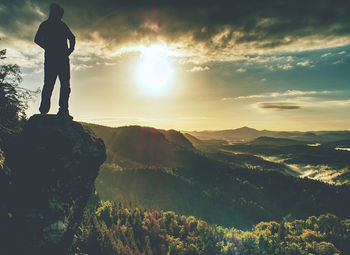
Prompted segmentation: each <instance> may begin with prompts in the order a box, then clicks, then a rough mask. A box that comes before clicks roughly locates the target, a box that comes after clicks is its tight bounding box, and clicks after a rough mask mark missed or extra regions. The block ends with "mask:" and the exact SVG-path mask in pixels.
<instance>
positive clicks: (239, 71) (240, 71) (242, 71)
mask: <svg viewBox="0 0 350 255" xmlns="http://www.w3.org/2000/svg"><path fill="white" fill-rule="evenodd" d="M246 71H247V69H245V68H238V69H237V70H236V72H238V73H244V72H246Z"/></svg>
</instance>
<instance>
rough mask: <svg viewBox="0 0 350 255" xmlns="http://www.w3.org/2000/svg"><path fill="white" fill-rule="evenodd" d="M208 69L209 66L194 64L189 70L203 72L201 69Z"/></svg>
mask: <svg viewBox="0 0 350 255" xmlns="http://www.w3.org/2000/svg"><path fill="white" fill-rule="evenodd" d="M209 70H210V68H209V66H204V67H202V66H195V67H193V68H192V69H191V70H190V72H191V73H194V72H203V71H209Z"/></svg>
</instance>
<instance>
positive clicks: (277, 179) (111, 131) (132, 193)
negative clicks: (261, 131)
mask: <svg viewBox="0 0 350 255" xmlns="http://www.w3.org/2000/svg"><path fill="white" fill-rule="evenodd" d="M88 126H89V127H90V128H91V129H92V130H93V131H95V132H96V134H97V135H98V136H100V137H102V138H103V139H106V140H105V143H106V147H107V154H108V158H107V161H106V164H105V165H104V166H103V167H102V168H101V170H100V174H99V176H98V178H97V180H96V189H97V191H98V193H99V195H100V197H101V198H102V199H105V200H115V201H123V200H127V201H130V202H132V201H136V203H137V204H138V205H140V206H143V207H147V208H153V209H163V210H174V211H176V212H178V213H182V214H186V215H194V216H196V217H200V218H203V219H205V220H208V221H209V222H212V223H216V224H220V225H225V226H237V227H240V228H250V227H251V226H252V225H254V224H256V223H258V222H260V221H265V220H279V219H282V217H285V216H287V215H290V217H292V218H293V217H294V218H303V217H304V218H305V217H308V216H311V215H319V214H321V213H328V212H330V213H334V214H336V215H339V216H340V217H344V216H345V215H349V214H350V208H349V206H347V205H348V204H349V203H348V197H349V196H350V191H349V189H348V188H347V187H334V186H329V185H327V184H324V183H320V182H316V181H312V180H308V179H300V178H294V177H292V176H290V175H289V174H287V171H286V169H283V167H281V168H280V169H279V167H280V165H279V164H274V163H271V162H266V161H264V160H263V159H261V158H257V157H255V156H252V155H242V154H234V153H232V152H229V150H230V149H231V147H230V146H229V145H228V144H227V143H226V146H225V147H226V149H227V150H228V151H227V152H225V151H220V150H221V149H220V148H221V146H222V142H223V141H219V142H218V144H216V145H213V146H211V147H210V146H209V147H210V148H214V147H215V146H216V147H215V148H217V149H218V150H217V151H216V152H215V153H214V152H203V151H199V150H198V149H196V148H194V147H193V146H191V145H195V144H196V147H197V145H198V144H201V143H202V145H203V143H204V145H208V144H206V142H207V141H201V140H199V139H197V138H194V137H192V136H191V135H183V134H181V133H180V132H178V131H174V130H170V131H166V130H158V129H155V128H149V127H140V126H128V127H120V128H106V127H101V126H96V125H88ZM249 132H250V131H249ZM186 137H188V139H187V138H186ZM190 140H191V142H190ZM211 141H212V142H214V144H215V141H216V142H217V141H218V140H211ZM273 141H277V142H280V143H281V142H282V143H291V142H293V141H289V140H286V139H285V140H271V139H270V138H264V137H263V138H259V139H257V140H256V141H255V142H260V143H267V142H269V143H271V142H273ZM242 145H244V144H242ZM271 146H272V147H273V145H271ZM298 146H299V145H298ZM251 147H252V148H253V147H256V146H251ZM255 166H259V167H258V168H256V167H255ZM265 168H266V169H275V170H273V171H265Z"/></svg>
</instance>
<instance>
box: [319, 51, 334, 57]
mask: <svg viewBox="0 0 350 255" xmlns="http://www.w3.org/2000/svg"><path fill="white" fill-rule="evenodd" d="M330 55H332V53H330V52H327V53H324V54H322V55H321V58H325V57H328V56H330Z"/></svg>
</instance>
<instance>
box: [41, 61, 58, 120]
mask: <svg viewBox="0 0 350 255" xmlns="http://www.w3.org/2000/svg"><path fill="white" fill-rule="evenodd" d="M56 78H57V68H55V65H54V63H52V62H51V61H47V60H45V64H44V87H43V90H42V92H41V104H40V108H39V111H40V113H41V114H46V113H48V112H49V110H50V101H51V95H52V91H53V88H54V85H55V82H56Z"/></svg>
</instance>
